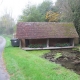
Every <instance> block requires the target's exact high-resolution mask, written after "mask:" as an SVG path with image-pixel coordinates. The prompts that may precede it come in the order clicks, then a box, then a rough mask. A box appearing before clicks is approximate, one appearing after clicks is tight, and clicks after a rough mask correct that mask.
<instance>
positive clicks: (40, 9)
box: [19, 0, 53, 22]
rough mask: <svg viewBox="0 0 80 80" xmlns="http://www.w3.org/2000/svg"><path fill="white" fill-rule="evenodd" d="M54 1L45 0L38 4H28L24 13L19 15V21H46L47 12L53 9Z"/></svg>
mask: <svg viewBox="0 0 80 80" xmlns="http://www.w3.org/2000/svg"><path fill="white" fill-rule="evenodd" d="M52 7H53V6H52V2H51V1H50V0H44V1H43V2H42V3H41V4H39V5H38V6H28V7H26V8H25V9H24V10H23V14H22V15H21V16H20V17H19V21H24V22H26V21H27V22H44V21H46V19H45V16H46V12H47V11H49V10H51V8H52Z"/></svg>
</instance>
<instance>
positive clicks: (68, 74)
mask: <svg viewBox="0 0 80 80" xmlns="http://www.w3.org/2000/svg"><path fill="white" fill-rule="evenodd" d="M47 52H49V51H48V50H40V51H24V50H21V49H20V48H16V47H6V48H5V50H4V55H3V57H4V60H5V64H6V66H7V70H8V72H9V74H10V76H11V77H10V80H80V76H79V75H77V74H76V73H74V72H73V71H69V70H68V69H65V68H63V67H61V66H60V65H58V64H55V63H52V62H49V61H47V60H45V59H43V58H41V57H40V56H41V55H42V54H44V53H47Z"/></svg>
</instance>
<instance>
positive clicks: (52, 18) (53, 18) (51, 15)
mask: <svg viewBox="0 0 80 80" xmlns="http://www.w3.org/2000/svg"><path fill="white" fill-rule="evenodd" d="M46 19H47V20H48V21H49V22H58V21H59V13H57V12H53V11H48V12H47V13H46Z"/></svg>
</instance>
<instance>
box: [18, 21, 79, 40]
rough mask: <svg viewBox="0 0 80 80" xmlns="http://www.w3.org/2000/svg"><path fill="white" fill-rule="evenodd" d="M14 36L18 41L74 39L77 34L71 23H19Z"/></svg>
mask: <svg viewBox="0 0 80 80" xmlns="http://www.w3.org/2000/svg"><path fill="white" fill-rule="evenodd" d="M16 36H17V38H19V39H21V38H26V39H41V38H76V37H78V34H77V32H76V29H75V27H74V25H73V23H54V22H19V23H18V24H17V32H16Z"/></svg>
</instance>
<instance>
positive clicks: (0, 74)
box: [0, 36, 10, 80]
mask: <svg viewBox="0 0 80 80" xmlns="http://www.w3.org/2000/svg"><path fill="white" fill-rule="evenodd" d="M5 44H6V41H5V39H4V38H3V37H1V36H0V80H10V79H9V78H10V77H9V75H8V73H7V71H6V67H5V65H4V62H3V58H2V52H3V50H4V47H5Z"/></svg>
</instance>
